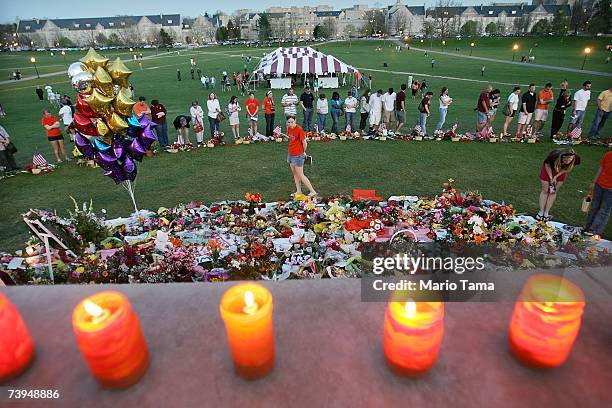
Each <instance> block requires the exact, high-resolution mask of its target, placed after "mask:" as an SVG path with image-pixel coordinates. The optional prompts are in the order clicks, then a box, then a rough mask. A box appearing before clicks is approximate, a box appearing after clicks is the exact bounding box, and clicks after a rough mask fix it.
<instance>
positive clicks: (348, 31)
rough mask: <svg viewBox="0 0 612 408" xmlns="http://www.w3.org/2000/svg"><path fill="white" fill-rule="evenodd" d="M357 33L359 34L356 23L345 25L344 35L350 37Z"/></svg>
mask: <svg viewBox="0 0 612 408" xmlns="http://www.w3.org/2000/svg"><path fill="white" fill-rule="evenodd" d="M356 34H357V28H355V26H354V25H352V24H348V25H347V26H346V27H344V35H346V36H348V37H353V36H355V35H356Z"/></svg>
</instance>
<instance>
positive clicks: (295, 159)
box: [287, 116, 317, 197]
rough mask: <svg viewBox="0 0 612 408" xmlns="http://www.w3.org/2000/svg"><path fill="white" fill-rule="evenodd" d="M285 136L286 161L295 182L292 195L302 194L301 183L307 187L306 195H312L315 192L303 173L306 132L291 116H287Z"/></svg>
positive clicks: (314, 194)
mask: <svg viewBox="0 0 612 408" xmlns="http://www.w3.org/2000/svg"><path fill="white" fill-rule="evenodd" d="M287 136H288V137H289V147H288V149H287V163H289V167H290V168H291V174H292V175H293V181H294V183H295V194H294V197H296V196H298V195H301V194H302V183H303V184H304V185H305V186H306V188H308V191H309V194H308V197H314V196H316V195H317V192H316V191H315V189H314V188H313V187H312V184H311V183H310V180H309V179H308V177H306V176H305V175H304V161H305V160H306V148H307V147H308V143H307V142H306V133H305V132H304V129H302V128H301V127H300V126H299V125H298V124H297V123H296V122H295V118H294V117H293V116H289V118H287Z"/></svg>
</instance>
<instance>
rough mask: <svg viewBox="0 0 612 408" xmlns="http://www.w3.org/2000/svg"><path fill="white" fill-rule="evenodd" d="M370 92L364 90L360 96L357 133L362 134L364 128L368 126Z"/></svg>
mask: <svg viewBox="0 0 612 408" xmlns="http://www.w3.org/2000/svg"><path fill="white" fill-rule="evenodd" d="M371 93H372V92H371V91H370V90H369V89H366V90H365V92H364V93H363V95H361V106H360V108H359V114H360V115H361V118H360V120H359V132H361V133H363V131H364V130H365V128H366V126H368V115H369V114H370V95H371Z"/></svg>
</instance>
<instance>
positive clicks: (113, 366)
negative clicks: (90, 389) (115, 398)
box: [72, 291, 149, 388]
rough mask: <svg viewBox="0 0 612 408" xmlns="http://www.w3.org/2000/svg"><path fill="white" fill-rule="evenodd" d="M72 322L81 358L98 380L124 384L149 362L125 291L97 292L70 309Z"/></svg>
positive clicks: (105, 383)
mask: <svg viewBox="0 0 612 408" xmlns="http://www.w3.org/2000/svg"><path fill="white" fill-rule="evenodd" d="M72 326H73V329H74V333H75V335H76V339H77V343H78V346H79V349H80V350H81V354H82V355H83V358H84V359H85V361H86V362H87V365H88V366H89V369H90V370H91V372H92V374H93V375H94V377H95V378H96V380H98V382H99V383H100V384H102V385H103V386H105V387H108V388H125V387H129V386H130V385H132V384H134V383H136V382H138V380H140V378H141V377H142V376H143V375H144V373H145V372H146V370H147V368H148V366H149V352H148V348H147V344H146V342H145V338H144V336H143V334H142V330H141V328H140V322H139V320H138V317H137V316H136V314H135V313H134V311H133V310H132V307H131V305H130V303H129V302H128V299H127V297H126V296H125V295H123V294H121V293H119V292H114V291H108V292H100V293H97V294H95V295H93V296H90V297H88V298H86V299H84V300H83V301H82V302H81V303H79V304H78V305H77V307H76V308H75V309H74V311H73V313H72Z"/></svg>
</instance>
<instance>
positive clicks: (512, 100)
mask: <svg viewBox="0 0 612 408" xmlns="http://www.w3.org/2000/svg"><path fill="white" fill-rule="evenodd" d="M520 94H521V87H520V86H515V87H514V89H512V93H511V94H510V95H509V96H508V99H507V100H506V107H504V110H503V114H504V115H505V116H506V119H505V120H504V127H503V128H502V133H501V137H504V136H510V134H509V133H508V126H510V123H512V119H514V115H515V114H516V111H517V110H518V106H519V95H520Z"/></svg>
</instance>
